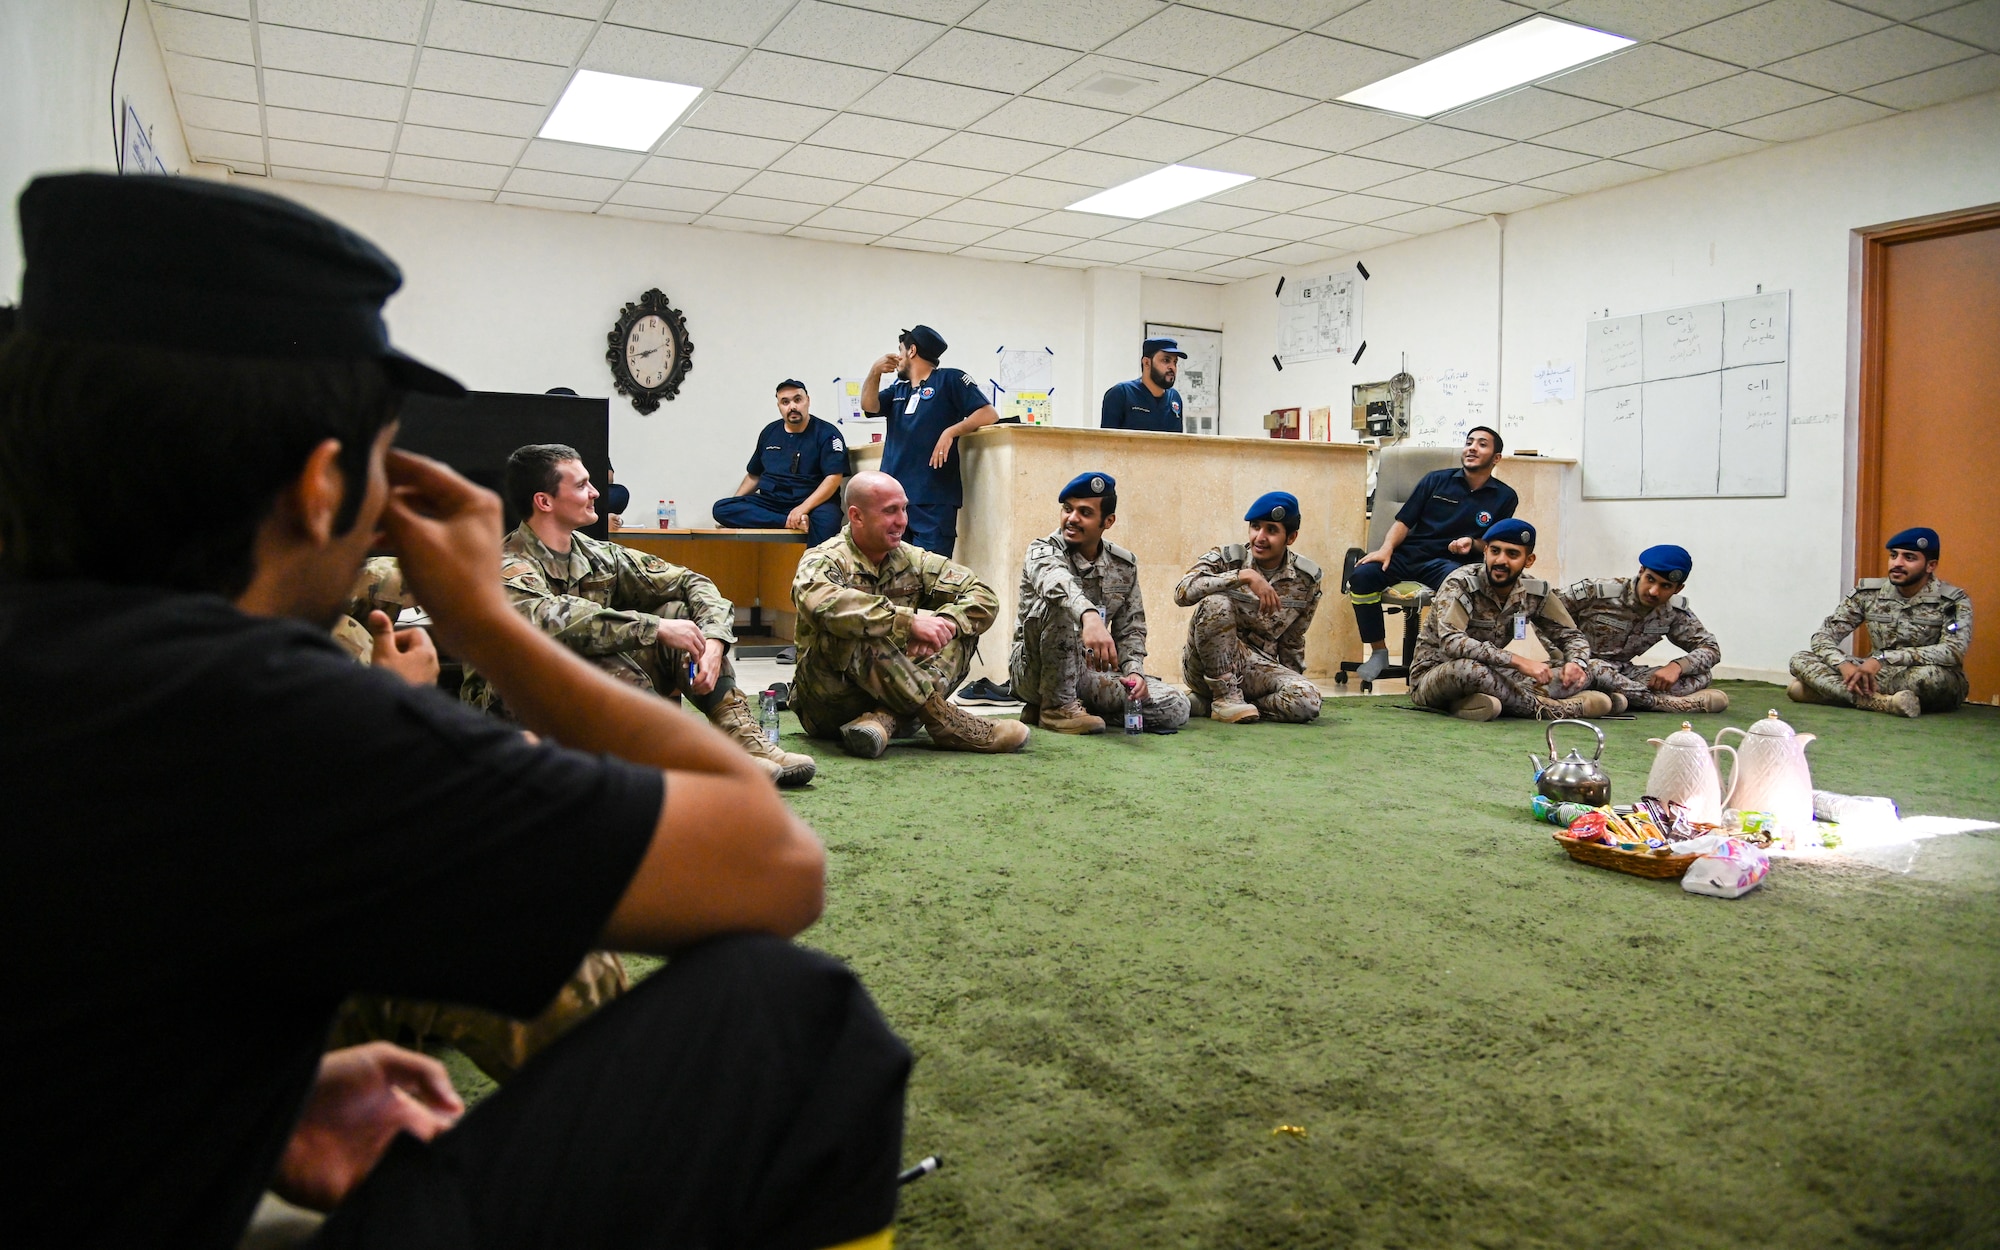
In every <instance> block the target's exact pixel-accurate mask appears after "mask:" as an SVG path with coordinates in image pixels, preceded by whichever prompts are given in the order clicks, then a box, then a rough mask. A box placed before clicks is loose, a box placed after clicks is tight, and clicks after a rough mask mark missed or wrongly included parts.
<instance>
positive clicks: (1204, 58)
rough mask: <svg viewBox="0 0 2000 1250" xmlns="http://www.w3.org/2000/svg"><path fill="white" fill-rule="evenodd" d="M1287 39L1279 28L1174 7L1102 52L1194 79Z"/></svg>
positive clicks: (1204, 11) (1202, 10)
mask: <svg viewBox="0 0 2000 1250" xmlns="http://www.w3.org/2000/svg"><path fill="white" fill-rule="evenodd" d="M1290 35H1291V32H1290V31H1289V30H1287V29H1285V28H1284V27H1282V26H1273V25H1270V24H1268V23H1265V22H1251V21H1245V20H1244V19H1243V18H1240V17H1230V16H1228V15H1226V14H1222V13H1210V12H1208V11H1206V10H1204V9H1194V8H1188V7H1186V6H1182V5H1175V6H1174V7H1172V8H1169V9H1165V10H1163V11H1161V12H1160V13H1158V14H1156V15H1155V16H1153V17H1150V18H1148V19H1147V20H1146V21H1144V22H1142V23H1140V24H1139V25H1138V26H1136V27H1134V28H1133V29H1132V30H1130V31H1127V32H1126V33H1125V34H1123V35H1120V36H1119V37H1118V38H1116V39H1113V40H1112V41H1111V42H1110V43H1107V44H1105V45H1104V53H1105V55H1107V56H1117V57H1126V58H1129V59H1131V60H1135V61H1144V62H1156V63H1158V64H1161V65H1166V66H1170V67H1171V68H1173V69H1180V70H1186V71H1188V72H1189V73H1192V74H1219V73H1221V72H1222V71H1223V70H1226V69H1228V68H1229V67H1230V66H1232V65H1235V64H1237V63H1239V62H1241V61H1246V60H1249V59H1250V58H1251V57H1253V56H1256V55H1257V54H1258V53H1260V52H1263V51H1266V50H1268V49H1270V48H1274V47H1276V46H1277V45H1278V44H1280V43H1283V42H1284V41H1285V40H1286V39H1287V38H1289V37H1290Z"/></svg>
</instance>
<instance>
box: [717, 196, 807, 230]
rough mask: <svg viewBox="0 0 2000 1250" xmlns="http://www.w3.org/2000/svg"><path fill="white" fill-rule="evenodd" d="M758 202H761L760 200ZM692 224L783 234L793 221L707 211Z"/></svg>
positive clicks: (721, 228) (722, 228) (718, 228)
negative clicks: (768, 219)
mask: <svg viewBox="0 0 2000 1250" xmlns="http://www.w3.org/2000/svg"><path fill="white" fill-rule="evenodd" d="M759 202H760V203H761V201H759ZM808 211H810V210H808ZM694 224H695V225H697V226H701V227H704V228H706V229H710V230H729V231H733V232H736V233H739V234H784V233H785V232H786V231H788V230H790V229H791V228H792V226H793V225H794V224H795V223H793V222H789V221H767V220H764V219H762V218H758V217H731V216H727V215H724V214H721V213H707V214H704V215H703V216H700V217H697V218H695V220H694Z"/></svg>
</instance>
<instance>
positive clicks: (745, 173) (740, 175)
mask: <svg viewBox="0 0 2000 1250" xmlns="http://www.w3.org/2000/svg"><path fill="white" fill-rule="evenodd" d="M751 172H752V171H751V170H748V169H745V168H743V167H742V166H741V165H719V164H713V163H711V162H708V161H683V160H677V159H675V158H673V157H669V156H655V157H653V158H651V159H649V160H648V161H647V162H646V163H645V164H643V165H641V166H639V172H638V173H635V174H633V175H632V179H633V181H635V182H650V183H658V184H659V185H661V186H665V187H687V188H690V189H693V190H698V191H734V190H735V189H736V188H738V187H740V186H742V185H743V184H744V183H746V182H748V181H750V175H751Z"/></svg>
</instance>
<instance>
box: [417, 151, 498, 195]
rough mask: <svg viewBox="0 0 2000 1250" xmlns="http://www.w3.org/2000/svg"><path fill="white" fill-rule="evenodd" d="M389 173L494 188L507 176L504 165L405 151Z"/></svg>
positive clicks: (467, 185) (451, 184) (466, 185)
mask: <svg viewBox="0 0 2000 1250" xmlns="http://www.w3.org/2000/svg"><path fill="white" fill-rule="evenodd" d="M389 172H390V173H392V174H393V175H395V176H396V177H398V178H404V179H408V180H409V181H411V182H437V183H443V184H445V185H447V186H454V187H480V188H483V189H485V190H488V191H497V190H499V189H500V184H501V183H503V182H505V181H506V180H507V167H506V166H505V165H486V164H481V163H478V162H475V161H454V160H447V159H444V158H441V157H436V156H412V155H410V154H409V153H407V152H404V153H399V154H398V155H397V156H396V160H395V164H394V165H393V166H392V167H391V168H390V171H389Z"/></svg>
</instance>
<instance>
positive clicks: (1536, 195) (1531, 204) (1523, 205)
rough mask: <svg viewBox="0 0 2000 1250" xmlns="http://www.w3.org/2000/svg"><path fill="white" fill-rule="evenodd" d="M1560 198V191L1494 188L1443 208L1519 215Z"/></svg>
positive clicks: (1528, 188) (1529, 188) (1537, 188)
mask: <svg viewBox="0 0 2000 1250" xmlns="http://www.w3.org/2000/svg"><path fill="white" fill-rule="evenodd" d="M1562 197H1563V196H1562V192H1560V191H1545V190H1543V189H1542V188H1540V187H1528V186H1519V187H1495V188H1494V189H1493V190H1491V191H1481V192H1480V193H1479V194H1478V195H1468V196H1466V197H1465V198H1464V199H1462V200H1453V201H1452V202H1451V203H1450V204H1447V205H1445V207H1446V208H1459V209H1464V210H1465V211H1466V212H1468V213H1521V212H1526V211H1527V210H1528V209H1531V208H1538V207H1540V206H1541V205H1543V204H1552V203H1554V202H1555V201H1557V200H1559V199H1561V198H1562Z"/></svg>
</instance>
